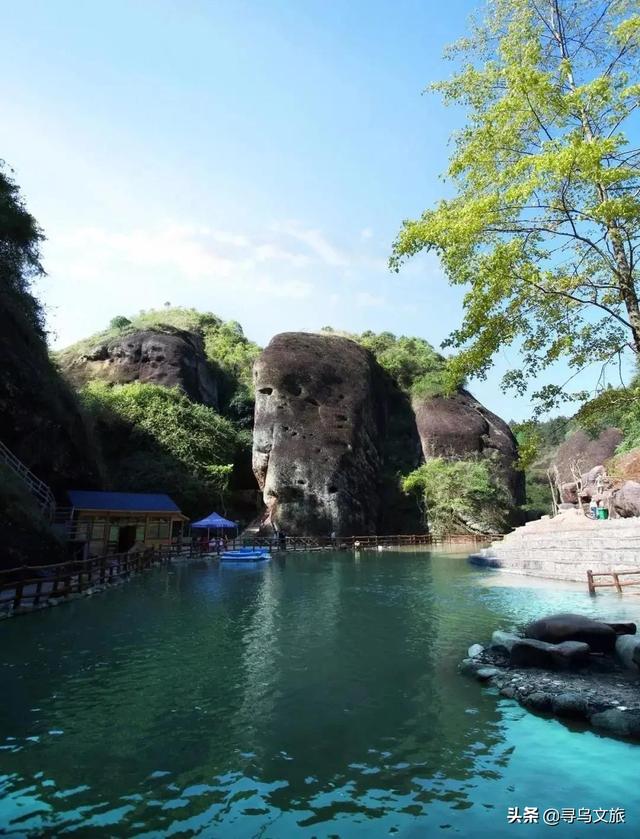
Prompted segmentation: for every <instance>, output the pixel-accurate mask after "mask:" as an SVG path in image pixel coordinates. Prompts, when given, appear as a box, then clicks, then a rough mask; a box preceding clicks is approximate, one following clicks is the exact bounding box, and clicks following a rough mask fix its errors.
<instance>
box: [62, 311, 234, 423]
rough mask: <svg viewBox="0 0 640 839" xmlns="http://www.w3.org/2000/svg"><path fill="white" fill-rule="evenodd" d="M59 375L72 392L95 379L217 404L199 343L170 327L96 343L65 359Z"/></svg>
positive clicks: (196, 338)
mask: <svg viewBox="0 0 640 839" xmlns="http://www.w3.org/2000/svg"><path fill="white" fill-rule="evenodd" d="M62 371H63V373H64V375H65V377H66V378H67V379H68V380H69V381H70V382H71V383H72V384H73V385H74V386H76V387H81V386H82V385H84V384H85V383H86V382H88V381H92V380H96V379H98V380H102V381H107V382H114V383H116V384H127V383H129V382H135V381H140V382H146V383H149V384H155V385H164V386H165V387H178V388H180V389H181V390H182V391H183V392H184V393H185V394H186V395H187V396H188V397H189V398H190V399H193V400H194V401H196V402H202V403H203V404H205V405H209V406H211V407H217V405H218V386H217V381H216V377H215V374H214V372H213V370H212V368H211V365H210V364H209V362H208V361H207V358H206V356H205V353H204V347H203V344H202V339H201V338H200V336H199V335H196V334H195V333H193V332H188V331H186V330H182V329H176V328H174V327H163V328H162V329H161V330H160V329H158V330H155V329H153V330H151V329H145V330H139V331H137V332H132V333H129V334H125V335H122V336H119V337H117V338H112V339H110V340H108V341H105V342H102V343H96V345H95V346H93V347H91V349H90V350H89V351H88V352H85V354H84V355H80V356H78V357H76V358H73V359H68V360H66V361H65V362H64V363H63V364H62Z"/></svg>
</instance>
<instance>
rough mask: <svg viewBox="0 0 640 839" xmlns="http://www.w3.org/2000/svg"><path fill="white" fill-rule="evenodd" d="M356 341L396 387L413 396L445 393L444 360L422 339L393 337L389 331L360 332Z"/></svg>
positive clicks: (446, 385) (402, 336)
mask: <svg viewBox="0 0 640 839" xmlns="http://www.w3.org/2000/svg"><path fill="white" fill-rule="evenodd" d="M355 340H357V341H358V343H359V344H362V346H363V347H366V348H367V349H368V350H371V352H372V353H373V354H374V356H375V357H376V359H377V361H378V363H379V364H380V366H381V367H382V368H383V369H384V370H386V371H387V373H389V375H390V376H391V377H392V378H393V379H395V381H396V383H397V384H398V386H399V387H400V388H401V389H402V390H404V391H405V393H409V394H411V395H412V396H436V395H439V394H442V393H444V392H445V391H446V390H447V388H448V387H449V385H448V384H447V382H446V377H445V367H446V359H445V358H444V357H443V356H441V355H440V353H438V352H436V351H435V350H434V348H433V347H432V346H431V344H429V343H428V342H427V341H425V340H424V339H423V338H407V337H406V336H404V335H400V337H398V338H396V336H395V335H393V334H392V333H391V332H381V333H379V334H376V333H375V332H370V331H367V332H363V333H362V334H361V335H358V336H355Z"/></svg>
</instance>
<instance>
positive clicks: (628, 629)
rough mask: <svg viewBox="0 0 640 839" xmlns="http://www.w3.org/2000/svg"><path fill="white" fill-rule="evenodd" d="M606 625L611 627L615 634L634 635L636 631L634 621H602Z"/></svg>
mask: <svg viewBox="0 0 640 839" xmlns="http://www.w3.org/2000/svg"><path fill="white" fill-rule="evenodd" d="M604 623H606V624H607V625H608V626H610V627H611V629H613V631H614V632H615V633H616V635H635V634H636V632H637V631H638V627H637V626H636V624H635V623H633V622H629V623H611V621H604Z"/></svg>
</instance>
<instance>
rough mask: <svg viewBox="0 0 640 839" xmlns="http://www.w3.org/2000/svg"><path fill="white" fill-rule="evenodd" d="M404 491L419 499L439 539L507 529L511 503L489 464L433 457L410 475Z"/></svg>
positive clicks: (504, 488)
mask: <svg viewBox="0 0 640 839" xmlns="http://www.w3.org/2000/svg"><path fill="white" fill-rule="evenodd" d="M402 488H403V490H404V492H406V493H410V494H415V495H417V496H418V497H419V499H420V502H421V503H422V504H423V505H424V514H425V518H426V521H427V524H428V527H429V530H430V532H432V533H434V534H435V535H437V536H444V535H447V534H452V533H469V532H482V533H496V532H501V531H503V530H504V529H505V527H506V524H507V518H508V515H509V513H510V509H511V499H510V496H509V493H508V491H507V489H506V487H505V486H504V485H503V484H502V482H501V481H500V480H499V479H498V477H497V476H496V475H495V474H494V470H493V469H492V464H491V463H490V462H487V461H486V460H445V459H444V458H442V457H434V458H432V459H430V460H428V461H427V462H426V463H424V464H423V465H422V466H420V467H419V468H418V469H416V470H414V471H413V472H411V474H410V475H407V476H406V477H405V478H404V480H403V482H402Z"/></svg>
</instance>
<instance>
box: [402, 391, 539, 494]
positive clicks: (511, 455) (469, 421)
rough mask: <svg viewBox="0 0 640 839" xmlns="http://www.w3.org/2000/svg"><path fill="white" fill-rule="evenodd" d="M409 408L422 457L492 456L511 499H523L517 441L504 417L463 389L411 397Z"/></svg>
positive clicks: (522, 482)
mask: <svg viewBox="0 0 640 839" xmlns="http://www.w3.org/2000/svg"><path fill="white" fill-rule="evenodd" d="M413 409H414V411H415V415H416V423H417V426H418V433H419V435H420V441H421V444H422V451H423V454H424V456H425V458H430V457H451V456H454V457H464V456H465V455H482V456H483V457H485V456H486V457H490V456H493V457H495V459H496V462H497V464H498V468H499V471H500V474H501V476H502V478H503V480H504V482H505V485H506V486H507V487H508V488H509V490H510V492H511V495H512V497H513V501H514V503H515V504H521V503H524V500H525V499H524V477H523V474H522V472H521V471H519V470H518V469H517V468H516V462H517V460H518V444H517V443H516V439H515V437H514V436H513V433H512V432H511V429H510V428H509V426H508V425H507V423H506V422H504V420H502V419H500V417H498V416H496V415H495V414H493V413H492V412H491V411H489V410H487V409H486V408H485V407H484V405H482V404H481V403H480V402H478V400H477V399H475V398H474V397H473V396H472V395H471V394H470V393H468V392H467V391H466V390H461V391H460V392H458V393H455V394H453V396H446V397H445V396H431V397H426V398H421V399H415V400H414V403H413Z"/></svg>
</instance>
